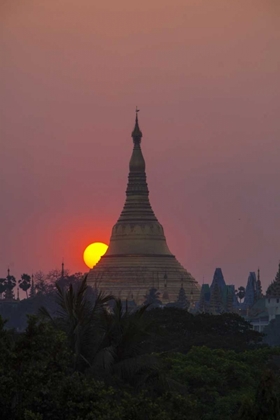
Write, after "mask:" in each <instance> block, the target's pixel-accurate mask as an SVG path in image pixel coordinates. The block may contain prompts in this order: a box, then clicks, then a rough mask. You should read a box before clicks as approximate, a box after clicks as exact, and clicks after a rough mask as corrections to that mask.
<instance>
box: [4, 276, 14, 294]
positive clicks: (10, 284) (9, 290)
mask: <svg viewBox="0 0 280 420" xmlns="http://www.w3.org/2000/svg"><path fill="white" fill-rule="evenodd" d="M15 285H16V279H15V277H14V276H11V275H10V274H8V275H7V277H6V280H5V286H6V290H5V299H14V298H15V295H14V292H13V289H14V287H15Z"/></svg>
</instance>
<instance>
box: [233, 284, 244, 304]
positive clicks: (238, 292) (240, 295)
mask: <svg viewBox="0 0 280 420" xmlns="http://www.w3.org/2000/svg"><path fill="white" fill-rule="evenodd" d="M235 294H236V296H237V297H238V299H239V302H240V303H241V300H242V299H244V297H245V287H243V286H240V287H238V289H237V290H236V292H235Z"/></svg>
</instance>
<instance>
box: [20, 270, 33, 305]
mask: <svg viewBox="0 0 280 420" xmlns="http://www.w3.org/2000/svg"><path fill="white" fill-rule="evenodd" d="M19 287H20V288H21V289H22V290H23V291H24V292H25V293H26V299H27V298H28V295H27V290H28V289H29V288H30V287H31V277H30V276H29V275H28V274H22V275H21V279H20V280H19Z"/></svg>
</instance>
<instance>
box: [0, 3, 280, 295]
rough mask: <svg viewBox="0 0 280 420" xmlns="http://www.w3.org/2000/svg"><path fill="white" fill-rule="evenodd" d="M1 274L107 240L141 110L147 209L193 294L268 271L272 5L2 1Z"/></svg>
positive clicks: (269, 275)
mask: <svg viewBox="0 0 280 420" xmlns="http://www.w3.org/2000/svg"><path fill="white" fill-rule="evenodd" d="M0 51H1V52H0V88H1V110H0V120H1V121H0V146H1V147H0V156H1V165H0V194H1V195H0V203H1V205H0V237H1V239H0V277H4V276H5V275H6V270H7V267H8V265H9V266H10V268H11V272H12V274H15V275H16V276H19V275H20V274H21V273H23V272H27V273H31V272H32V271H33V272H35V271H37V270H39V269H41V270H43V271H47V270H49V269H52V268H55V267H59V266H60V264H61V260H62V258H64V260H65V266H66V268H69V269H70V271H71V272H73V271H86V270H87V268H86V266H85V264H84V262H83V259H82V254H83V251H84V249H85V247H86V246H87V245H88V244H89V243H91V242H94V241H104V242H107V243H108V241H109V238H110V234H111V228H112V226H113V225H114V223H115V222H116V220H117V218H118V217H119V214H120V211H121V209H122V206H123V203H124V198H125V188H126V182H127V174H128V161H129V158H130V154H131V150H132V140H131V137H130V134H131V131H132V129H133V124H134V110H135V106H136V105H137V106H138V107H139V108H140V114H139V120H140V127H141V130H142V132H143V139H142V150H143V153H144V156H145V159H146V165H147V176H148V185H149V190H150V199H151V204H152V206H153V209H154V211H155V214H156V215H157V217H158V219H159V221H160V222H161V223H162V224H163V226H164V228H165V234H166V237H167V243H168V245H169V248H170V249H171V251H172V252H173V253H174V254H175V255H176V256H177V258H178V260H179V261H180V262H181V263H182V264H183V265H184V266H185V268H186V269H187V270H189V271H190V272H191V273H192V275H193V276H194V277H195V278H196V279H197V280H198V282H199V283H202V281H203V278H204V281H205V282H210V281H211V279H212V276H213V273H214V269H215V267H221V268H222V270H223V273H224V276H225V280H226V282H227V283H235V284H236V285H244V284H245V283H246V282H247V277H248V274H249V271H256V270H257V268H258V266H259V267H260V269H261V278H262V281H263V284H264V286H265V287H264V288H265V289H266V286H267V285H268V284H269V283H270V281H271V280H272V279H273V278H274V276H275V273H276V270H277V265H278V261H279V259H280V182H279V180H280V2H279V0H211V1H209V0H173V1H170V0H160V1H159V0H141V1H132V0H118V1H116V0H95V1H93V0H79V1H77V0H75V1H74V0H47V1H38V0H25V1H24V0H2V1H1V5H0Z"/></svg>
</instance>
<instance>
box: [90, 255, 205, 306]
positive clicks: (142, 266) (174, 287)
mask: <svg viewBox="0 0 280 420" xmlns="http://www.w3.org/2000/svg"><path fill="white" fill-rule="evenodd" d="M88 283H89V284H90V285H91V286H92V287H97V288H98V289H99V290H103V291H104V292H107V293H111V294H113V295H114V296H115V297H118V298H120V299H122V300H125V299H127V300H134V301H135V303H136V304H137V305H140V304H141V303H143V301H144V296H145V295H146V293H147V292H148V291H149V289H150V288H151V287H155V288H156V289H157V290H158V291H159V292H160V297H159V299H160V300H161V301H162V302H163V303H168V302H174V301H176V299H177V298H178V294H179V290H180V287H181V286H183V287H184V289H185V292H186V295H187V296H188V299H189V300H190V301H191V300H192V299H193V301H194V302H197V301H198V300H199V294H200V289H199V287H198V285H197V282H196V281H195V279H194V278H193V277H192V276H191V275H190V274H189V273H188V272H187V270H185V268H184V267H183V266H182V265H181V264H180V263H179V262H178V261H177V260H176V258H175V256H174V255H108V256H106V255H105V256H104V257H102V258H101V260H100V262H99V263H98V264H97V266H96V267H94V268H93V269H92V270H90V272H89V274H88Z"/></svg>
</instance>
